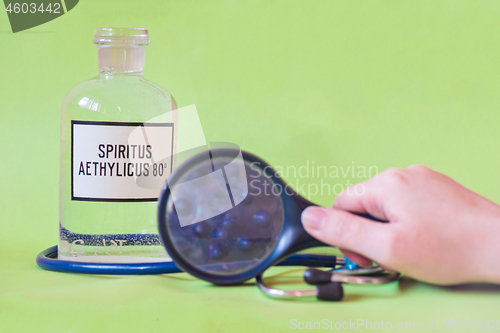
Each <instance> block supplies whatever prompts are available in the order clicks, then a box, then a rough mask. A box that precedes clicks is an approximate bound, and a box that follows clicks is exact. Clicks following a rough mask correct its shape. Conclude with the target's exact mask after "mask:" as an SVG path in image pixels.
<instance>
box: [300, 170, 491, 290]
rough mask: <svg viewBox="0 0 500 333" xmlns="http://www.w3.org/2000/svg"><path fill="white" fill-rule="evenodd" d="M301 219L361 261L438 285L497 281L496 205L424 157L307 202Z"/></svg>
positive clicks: (311, 231)
mask: <svg viewBox="0 0 500 333" xmlns="http://www.w3.org/2000/svg"><path fill="white" fill-rule="evenodd" d="M356 186H357V188H356ZM355 189H356V191H355ZM357 193H362V194H357ZM349 212H355V213H363V214H370V215H372V216H373V217H376V218H378V219H380V220H385V221H388V223H377V222H373V221H370V220H367V219H364V218H362V217H358V216H356V215H354V214H351V213H349ZM302 223H303V225H304V228H305V229H306V231H307V232H308V233H309V234H310V235H311V236H313V237H315V238H317V239H319V240H321V241H322V242H324V243H327V244H330V245H333V246H337V247H339V248H340V249H341V250H342V251H343V252H344V254H345V255H346V256H347V257H348V258H349V259H351V260H352V261H354V262H355V263H357V264H360V265H362V266H367V265H370V264H371V260H373V261H375V262H376V263H377V264H379V265H381V266H383V267H386V268H390V269H392V270H396V271H399V272H401V273H403V274H405V275H407V276H410V277H413V278H415V279H418V280H422V281H425V282H430V283H435V284H443V285H445V284H458V283H468V282H490V283H500V260H499V259H498V256H497V253H500V206H499V205H497V204H495V203H494V202H492V201H490V200H488V199H486V198H484V197H482V196H480V195H478V194H477V193H475V192H473V191H471V190H469V189H467V188H465V187H463V186H462V185H460V184H459V183H457V182H456V181H454V180H453V179H451V178H449V177H447V176H445V175H443V174H441V173H438V172H436V171H433V170H431V169H429V168H427V167H425V166H422V165H412V166H410V167H409V168H408V169H406V170H404V169H388V170H386V171H384V172H382V173H380V174H379V175H378V176H376V177H374V178H371V179H369V180H367V181H365V182H363V183H359V184H356V185H353V186H351V187H350V188H347V189H346V190H344V191H343V192H342V193H341V194H339V195H338V196H337V197H336V198H335V201H334V203H333V208H325V207H316V206H311V207H308V208H307V209H306V210H305V211H304V212H303V213H302Z"/></svg>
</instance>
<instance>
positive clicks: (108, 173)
mask: <svg viewBox="0 0 500 333" xmlns="http://www.w3.org/2000/svg"><path fill="white" fill-rule="evenodd" d="M94 43H95V44H96V45H97V52H98V63H99V74H98V75H97V76H96V77H94V78H92V79H90V80H87V81H84V82H82V83H80V84H79V85H77V86H76V87H75V88H73V89H72V90H71V92H70V93H69V94H68V95H67V96H66V98H65V99H64V102H63V106H62V111H61V147H60V149H61V151H60V152H61V154H60V189H59V190H60V198H59V228H60V237H59V258H60V259H66V260H82V261H89V262H94V261H95V262H141V261H152V260H153V261H159V260H169V259H168V256H167V254H166V252H165V250H164V248H163V246H162V245H161V243H160V240H159V237H158V231H157V226H156V200H157V198H158V195H159V193H160V190H161V185H162V184H163V183H164V182H165V180H166V178H167V177H168V175H169V174H170V173H171V172H172V169H173V167H174V165H175V161H174V158H173V156H174V153H175V150H176V137H177V133H176V131H177V119H176V118H175V115H173V114H174V113H172V112H171V113H170V116H164V115H165V114H167V113H168V112H169V111H172V110H174V109H176V105H175V101H174V99H173V97H172V96H171V95H170V93H168V92H167V91H165V90H163V89H162V88H160V87H158V86H157V85H155V84H153V83H151V82H149V81H147V80H146V79H144V78H143V76H142V74H143V69H144V60H145V52H146V47H147V45H149V44H150V41H149V35H148V31H147V30H146V29H135V28H100V29H96V33H95V39H94Z"/></svg>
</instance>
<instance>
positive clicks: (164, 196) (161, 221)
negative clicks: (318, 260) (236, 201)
mask: <svg viewBox="0 0 500 333" xmlns="http://www.w3.org/2000/svg"><path fill="white" fill-rule="evenodd" d="M235 151H236V150H235V149H213V150H211V152H212V156H214V155H215V156H222V155H229V156H234V152H235ZM214 152H217V154H214ZM206 154H207V152H203V153H200V154H198V155H195V156H193V157H191V158H190V159H189V160H187V161H186V162H184V163H183V164H182V165H183V166H185V165H188V164H194V163H197V162H199V160H200V159H205V158H206V156H207V155H206ZM241 154H242V157H243V160H244V161H248V162H250V163H254V162H258V163H260V164H261V168H262V169H264V168H265V167H267V168H266V170H268V171H269V172H266V171H264V172H266V175H267V176H268V177H269V178H271V180H272V181H273V182H275V183H277V184H279V185H281V186H282V188H285V186H286V184H285V183H284V182H283V181H282V180H281V179H280V178H277V177H276V172H275V171H274V169H273V168H272V167H271V166H270V165H269V164H268V163H266V162H265V161H264V160H262V159H261V158H259V157H257V156H255V155H253V154H251V153H248V152H246V151H243V150H241ZM182 169H184V167H179V168H178V169H176V170H175V171H174V172H173V173H172V174H171V175H170V177H169V179H168V180H167V182H166V183H165V186H164V188H163V189H162V192H161V194H160V198H159V200H158V231H159V234H160V237H161V240H162V242H163V245H164V246H165V248H166V250H167V253H168V254H169V256H170V257H171V258H172V260H173V261H174V262H175V263H176V264H177V265H178V266H179V267H180V268H181V269H182V270H183V271H185V272H187V273H189V274H191V275H193V276H195V277H197V278H199V279H202V280H205V281H209V282H212V283H214V284H219V285H233V284H239V283H242V282H244V281H246V280H249V279H251V278H253V277H255V276H257V275H258V274H260V273H262V272H263V271H265V270H266V269H267V268H268V267H269V266H271V265H272V264H273V263H274V262H276V261H278V260H279V259H284V258H285V256H283V257H282V258H281V257H280V254H284V253H285V252H286V250H287V249H288V248H289V247H290V244H286V243H291V241H290V239H288V238H287V239H285V238H284V237H282V236H283V232H284V231H285V228H284V226H285V224H286V221H287V215H290V212H287V210H286V209H285V207H295V206H298V205H297V204H296V203H293V204H292V203H291V202H288V200H293V198H292V196H289V195H284V193H281V195H280V197H281V200H282V203H283V227H282V230H281V231H280V236H279V238H278V242H277V243H276V245H275V247H274V249H273V251H272V252H271V253H269V254H268V255H267V256H266V257H265V258H264V259H262V262H261V263H259V264H258V265H256V266H255V267H253V268H251V269H250V270H248V271H246V272H243V273H239V274H234V275H226V276H223V275H215V274H210V273H207V272H205V271H202V270H200V269H197V268H196V267H195V266H193V265H191V264H189V263H188V262H187V260H185V259H184V258H183V257H182V256H181V255H180V254H179V253H178V251H177V249H176V248H175V246H174V245H173V242H172V240H171V239H170V237H169V236H168V229H167V221H166V216H167V215H166V210H167V201H168V198H169V196H170V187H169V186H168V184H169V183H175V181H176V180H178V179H179V178H180V177H181V176H182V175H183V174H184V172H183V171H182ZM290 192H292V191H291V189H290V191H289V192H288V193H290ZM293 193H295V192H293ZM296 196H299V195H298V194H297V195H296ZM302 200H304V199H303V198H302ZM287 203H288V204H287ZM292 213H293V214H298V216H300V212H298V211H294V212H292ZM299 223H300V222H299ZM278 248H280V251H279V252H277V249H278Z"/></svg>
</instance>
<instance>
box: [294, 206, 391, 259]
mask: <svg viewBox="0 0 500 333" xmlns="http://www.w3.org/2000/svg"><path fill="white" fill-rule="evenodd" d="M302 224H303V226H304V228H305V229H306V231H307V232H308V233H309V234H310V235H311V236H313V237H314V238H317V239H319V240H320V241H322V242H324V243H326V244H329V245H332V246H336V247H339V248H342V249H345V250H348V251H351V252H355V253H357V254H359V255H360V256H364V257H367V258H370V259H373V260H375V261H382V262H383V261H385V258H387V246H386V245H387V244H389V242H388V239H389V236H390V234H389V228H390V226H389V225H388V224H386V223H378V222H374V221H370V220H367V219H365V218H362V217H359V216H356V215H353V214H351V213H349V212H346V211H343V210H339V209H335V208H324V207H317V206H311V207H308V208H307V209H306V210H304V212H303V213H302ZM357 259H360V258H357ZM364 263H365V262H363V264H364Z"/></svg>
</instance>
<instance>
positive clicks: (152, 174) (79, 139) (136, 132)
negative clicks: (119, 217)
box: [71, 120, 174, 201]
mask: <svg viewBox="0 0 500 333" xmlns="http://www.w3.org/2000/svg"><path fill="white" fill-rule="evenodd" d="M173 142H174V124H173V123H116V122H93V121H76V120H73V121H72V122H71V188H72V189H71V199H72V200H82V201H156V200H157V199H158V196H159V194H160V190H161V188H162V186H163V185H164V183H165V181H166V179H167V177H168V176H169V175H170V173H171V172H172V167H173V165H172V164H173V150H174V148H173Z"/></svg>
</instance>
